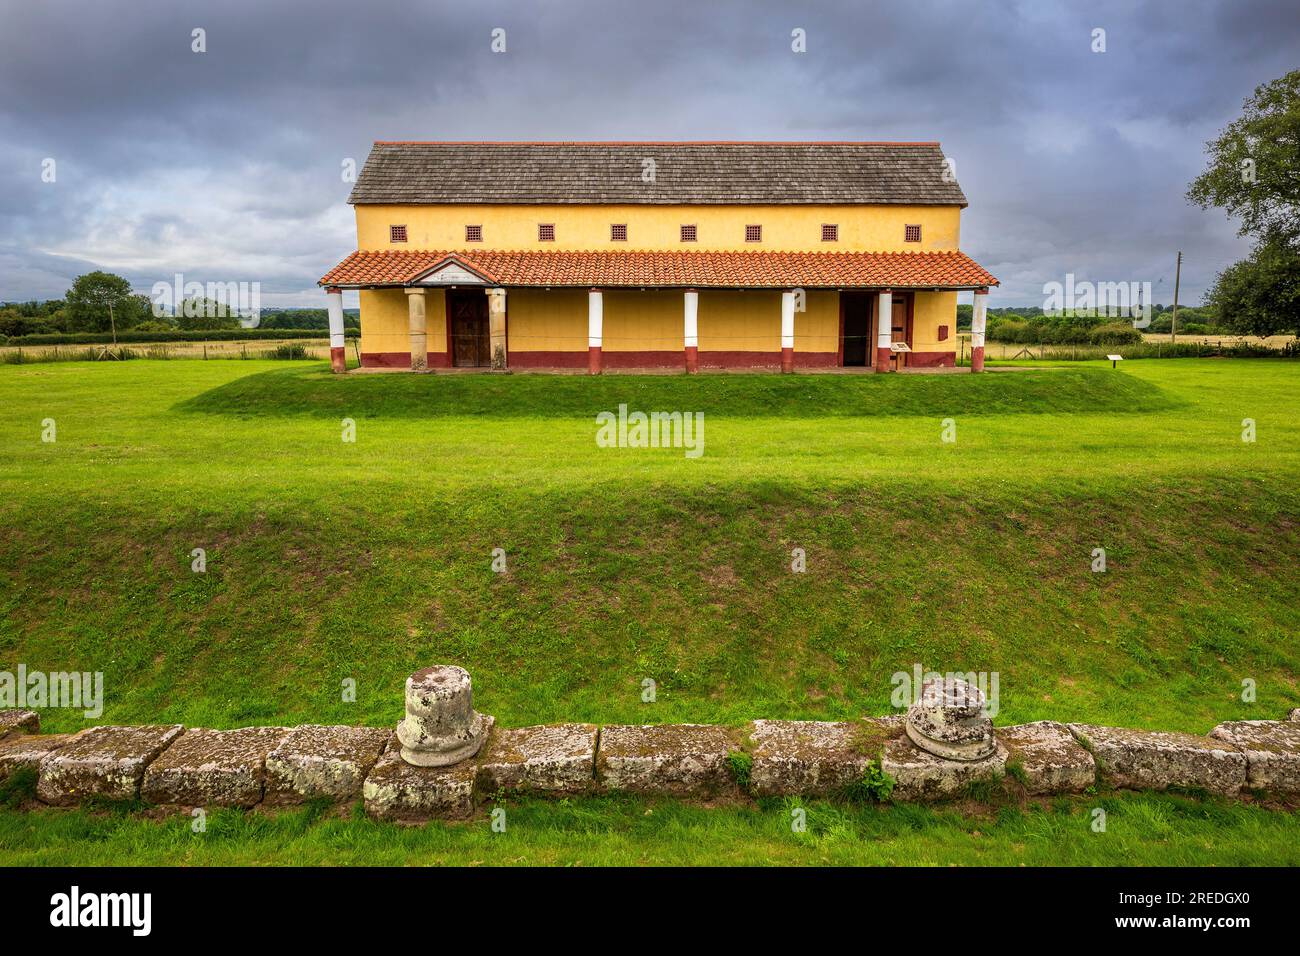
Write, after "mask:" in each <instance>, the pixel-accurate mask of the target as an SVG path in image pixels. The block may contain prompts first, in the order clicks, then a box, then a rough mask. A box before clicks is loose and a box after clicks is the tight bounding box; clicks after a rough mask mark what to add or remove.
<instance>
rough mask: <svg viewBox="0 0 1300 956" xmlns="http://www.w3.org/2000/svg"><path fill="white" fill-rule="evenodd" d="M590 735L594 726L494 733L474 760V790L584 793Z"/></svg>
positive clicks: (589, 783)
mask: <svg viewBox="0 0 1300 956" xmlns="http://www.w3.org/2000/svg"><path fill="white" fill-rule="evenodd" d="M596 736H597V729H596V725H595V724H555V725H552V726H546V727H519V728H516V729H512V730H502V729H501V728H497V729H496V730H495V731H493V733H492V736H491V738H490V739H489V740H488V742H487V745H486V746H485V747H484V748H483V753H482V755H481V756H480V758H479V767H478V782H479V788H480V789H482V790H484V791H489V792H490V791H495V790H524V791H529V792H532V793H582V792H584V791H587V790H590V789H592V787H593V779H592V778H593V775H594V772H595V761H596Z"/></svg>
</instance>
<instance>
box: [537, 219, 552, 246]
mask: <svg viewBox="0 0 1300 956" xmlns="http://www.w3.org/2000/svg"><path fill="white" fill-rule="evenodd" d="M537 241H538V242H554V241H555V223H553V222H540V223H538V224H537Z"/></svg>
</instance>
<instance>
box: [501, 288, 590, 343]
mask: <svg viewBox="0 0 1300 956" xmlns="http://www.w3.org/2000/svg"><path fill="white" fill-rule="evenodd" d="M506 341H507V342H508V343H509V345H510V351H511V352H586V351H587V290H586V289H552V290H550V291H549V292H548V291H547V290H545V289H509V290H507V291H506Z"/></svg>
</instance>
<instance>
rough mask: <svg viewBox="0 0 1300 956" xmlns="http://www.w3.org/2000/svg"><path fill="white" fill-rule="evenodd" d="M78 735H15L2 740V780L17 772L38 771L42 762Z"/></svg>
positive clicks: (0, 771) (0, 746)
mask: <svg viewBox="0 0 1300 956" xmlns="http://www.w3.org/2000/svg"><path fill="white" fill-rule="evenodd" d="M76 736H77V735H76V734H13V735H11V736H9V737H6V738H4V739H0V780H4V779H5V778H6V777H8V776H9V775H10V774H11V773H13V772H14V771H15V770H21V769H23V768H24V767H30V768H32V769H33V770H35V769H38V768H39V767H40V765H41V761H42V760H44V759H45V758H46V757H48V756H49V755H50V754H52V753H54V751H56V750H58V749H59V748H60V747H63V746H66V745H67V743H68V742H69V741H71V740H73V739H75V738H76Z"/></svg>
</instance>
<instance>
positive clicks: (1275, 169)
mask: <svg viewBox="0 0 1300 956" xmlns="http://www.w3.org/2000/svg"><path fill="white" fill-rule="evenodd" d="M1206 148H1207V150H1208V151H1209V154H1210V165H1209V168H1208V169H1206V170H1205V172H1203V173H1201V175H1200V176H1198V177H1197V178H1196V180H1195V181H1193V183H1192V185H1191V186H1190V187H1189V188H1188V190H1187V198H1188V199H1189V200H1191V201H1192V202H1193V203H1195V204H1196V205H1198V206H1200V207H1201V208H1202V209H1208V208H1209V207H1210V206H1218V207H1220V208H1222V209H1223V210H1225V211H1226V212H1227V213H1228V215H1229V216H1230V217H1232V218H1235V219H1239V220H1240V223H1241V225H1240V228H1239V230H1238V234H1239V235H1243V236H1253V237H1255V238H1256V239H1257V240H1260V241H1264V240H1269V241H1272V242H1278V243H1282V244H1284V245H1288V246H1290V247H1292V249H1295V250H1300V70H1293V71H1291V72H1290V73H1288V74H1286V76H1282V77H1279V78H1278V79H1276V80H1273V81H1272V82H1271V83H1265V84H1263V85H1262V86H1258V87H1256V88H1255V94H1254V95H1253V96H1252V97H1251V98H1250V99H1248V100H1246V102H1245V104H1244V112H1243V113H1242V115H1241V116H1240V117H1238V118H1237V119H1235V120H1233V122H1231V123H1230V124H1228V126H1227V128H1226V129H1224V130H1223V131H1222V132H1221V133H1220V134H1219V137H1218V139H1215V140H1213V141H1211V142H1209V143H1207V144H1206Z"/></svg>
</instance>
